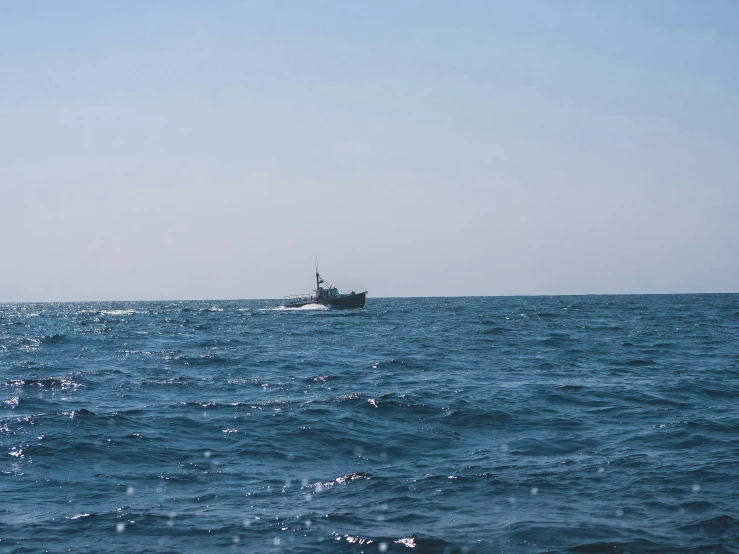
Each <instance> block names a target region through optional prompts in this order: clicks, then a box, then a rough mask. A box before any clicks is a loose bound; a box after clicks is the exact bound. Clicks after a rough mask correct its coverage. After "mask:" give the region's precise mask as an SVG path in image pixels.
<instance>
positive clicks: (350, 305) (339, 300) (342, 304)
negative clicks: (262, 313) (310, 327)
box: [284, 291, 367, 310]
mask: <svg viewBox="0 0 739 554" xmlns="http://www.w3.org/2000/svg"><path fill="white" fill-rule="evenodd" d="M366 299H367V291H365V292H359V293H355V294H342V295H341V296H338V297H336V298H331V299H330V300H320V301H316V300H314V301H313V302H287V303H285V304H284V306H285V307H286V308H301V307H303V306H308V305H309V304H321V305H323V306H328V307H329V308H332V309H340V310H352V309H356V308H364V302H365V300H366Z"/></svg>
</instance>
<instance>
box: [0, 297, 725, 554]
mask: <svg viewBox="0 0 739 554" xmlns="http://www.w3.org/2000/svg"><path fill="white" fill-rule="evenodd" d="M0 441H2V450H1V451H0V471H1V473H0V552H42V551H49V552H68V551H71V552H207V551H225V552H299V553H322V552H329V553H330V552H407V553H408V554H411V553H413V552H439V553H443V552H449V553H452V552H454V553H459V552H480V553H483V552H522V553H529V552H531V553H534V552H537V553H538V552H581V553H597V552H610V553H625V552H631V553H638V552H701V553H708V552H714V553H721V552H739V295H731V294H728V295H721V294H717V295H653V296H561V297H485V298H428V299H426V298H396V299H381V298H380V299H376V298H370V299H368V302H367V306H366V308H365V309H364V310H355V311H331V310H307V309H298V310H285V309H276V308H275V302H270V301H208V302H205V301H204V302H125V303H66V304H14V305H10V304H5V305H0Z"/></svg>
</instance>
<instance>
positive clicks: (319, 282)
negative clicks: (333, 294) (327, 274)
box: [316, 258, 321, 290]
mask: <svg viewBox="0 0 739 554" xmlns="http://www.w3.org/2000/svg"><path fill="white" fill-rule="evenodd" d="M320 288H321V276H320V275H319V274H318V258H316V290H318V289H320Z"/></svg>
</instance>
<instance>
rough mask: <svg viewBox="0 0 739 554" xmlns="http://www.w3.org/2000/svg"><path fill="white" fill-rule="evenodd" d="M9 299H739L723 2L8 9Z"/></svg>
mask: <svg viewBox="0 0 739 554" xmlns="http://www.w3.org/2000/svg"><path fill="white" fill-rule="evenodd" d="M0 201H1V202H2V204H1V206H2V212H1V213H2V217H0V301H5V302H12V301H62V300H135V299H142V300H148V299H197V298H203V299H206V298H207V299H215V298H275V297H280V296H283V295H287V294H295V293H301V292H307V291H308V290H310V289H311V288H313V286H314V280H313V260H314V258H315V257H318V260H319V264H320V267H321V268H322V270H323V272H324V273H325V274H326V277H327V279H328V280H330V281H331V282H333V283H334V284H335V285H337V286H338V287H339V289H340V290H342V291H349V290H365V289H367V290H369V291H370V296H425V295H450V296H453V295H510V294H581V293H582V294H584V293H652V292H718V291H724V292H738V291H739V2H736V1H734V0H726V1H724V2H721V1H706V2H703V1H695V0H690V1H680V0H665V1H659V0H650V1H648V2H638V1H619V2H616V1H613V2H605V1H602V2H600V1H592V2H585V1H572V2H556V1H549V0H544V1H541V2H527V1H515V2H494V1H492V0H483V1H479V2H476V1H472V0H464V1H462V2H458V1H451V0H450V1H445V2H435V1H429V0H422V1H403V0H392V1H387V2H382V1H377V0H372V1H367V2H360V1H346V2H345V1H339V0H335V1H331V2H320V1H309V0H296V1H294V2H287V1H261V0H260V1H239V2H237V1H233V2H228V1H225V0H219V1H218V2H206V1H199V2H189V1H183V0H177V1H170V2H168V1H157V2H150V1H138V2H137V1H105V2H102V1H98V0H89V1H51V0H49V1H46V2H44V1H26V0H17V1H15V0H0Z"/></svg>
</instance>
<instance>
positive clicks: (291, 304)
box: [282, 266, 367, 309]
mask: <svg viewBox="0 0 739 554" xmlns="http://www.w3.org/2000/svg"><path fill="white" fill-rule="evenodd" d="M322 285H323V286H322ZM366 298H367V291H364V292H354V291H352V292H350V293H346V294H341V293H339V290H338V289H337V288H336V287H335V286H333V285H332V284H331V283H329V282H328V281H326V280H325V279H324V278H323V277H321V274H320V273H319V272H318V267H317V266H316V290H314V291H313V292H312V293H311V294H293V295H291V296H286V297H285V300H284V302H283V304H282V305H283V306H284V307H285V308H300V307H302V306H308V305H310V304H318V305H322V306H326V307H328V308H342V309H352V308H364V301H365V299H366Z"/></svg>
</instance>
